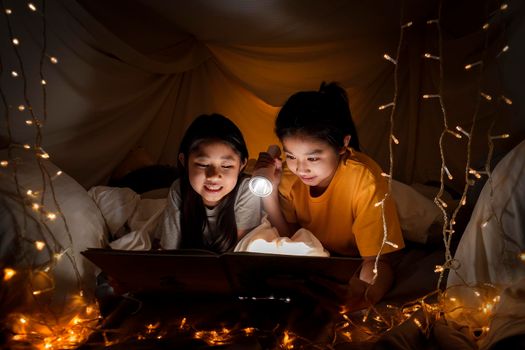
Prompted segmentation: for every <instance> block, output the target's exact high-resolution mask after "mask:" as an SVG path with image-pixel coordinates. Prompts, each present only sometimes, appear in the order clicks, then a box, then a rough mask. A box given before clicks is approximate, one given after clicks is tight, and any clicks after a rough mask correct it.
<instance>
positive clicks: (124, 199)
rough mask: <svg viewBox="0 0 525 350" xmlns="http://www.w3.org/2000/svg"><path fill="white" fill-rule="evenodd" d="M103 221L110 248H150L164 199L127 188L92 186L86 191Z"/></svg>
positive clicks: (164, 205) (163, 206)
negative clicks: (150, 196) (141, 194)
mask: <svg viewBox="0 0 525 350" xmlns="http://www.w3.org/2000/svg"><path fill="white" fill-rule="evenodd" d="M88 194H89V196H90V197H91V198H92V199H93V200H94V201H95V203H96V204H97V206H98V207H99V209H100V212H101V213H102V216H103V217H104V220H105V221H106V225H107V227H108V230H109V234H110V237H109V238H110V239H109V241H110V243H109V246H110V247H111V248H112V249H125V250H149V249H151V242H152V241H153V238H154V237H153V234H154V231H155V227H156V226H157V223H158V221H159V219H160V216H161V214H162V212H163V210H164V208H165V207H166V198H161V199H145V198H141V196H140V195H139V194H137V193H136V192H135V191H133V190H131V189H129V188H119V187H108V186H95V187H92V188H91V189H90V190H89V191H88Z"/></svg>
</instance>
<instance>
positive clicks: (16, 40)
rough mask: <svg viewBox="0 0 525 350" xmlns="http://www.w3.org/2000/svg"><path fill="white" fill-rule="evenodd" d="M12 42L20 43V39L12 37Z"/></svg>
mask: <svg viewBox="0 0 525 350" xmlns="http://www.w3.org/2000/svg"><path fill="white" fill-rule="evenodd" d="M12 42H13V44H14V45H18V44H20V40H18V39H17V38H13V40H12Z"/></svg>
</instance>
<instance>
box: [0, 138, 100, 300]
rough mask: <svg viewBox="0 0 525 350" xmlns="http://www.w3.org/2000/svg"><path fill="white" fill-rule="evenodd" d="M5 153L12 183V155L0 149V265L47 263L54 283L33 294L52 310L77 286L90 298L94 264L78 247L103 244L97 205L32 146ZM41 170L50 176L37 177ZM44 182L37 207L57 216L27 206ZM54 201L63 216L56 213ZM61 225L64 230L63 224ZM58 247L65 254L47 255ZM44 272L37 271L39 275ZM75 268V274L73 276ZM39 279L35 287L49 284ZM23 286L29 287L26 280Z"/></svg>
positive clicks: (38, 265) (16, 266) (39, 268)
mask: <svg viewBox="0 0 525 350" xmlns="http://www.w3.org/2000/svg"><path fill="white" fill-rule="evenodd" d="M11 158H12V159H16V173H17V180H18V186H17V185H16V183H15V178H14V171H13V170H14V167H13V160H12V159H9V156H8V152H7V150H5V149H4V150H0V161H2V160H7V161H9V165H8V166H7V167H1V168H0V193H1V196H0V227H1V231H2V234H1V235H0V261H1V262H2V265H4V266H8V267H11V268H14V269H15V270H17V269H18V270H20V271H22V270H23V269H24V268H29V269H30V270H32V271H43V270H45V268H46V267H47V266H51V269H50V270H49V274H50V276H52V277H54V282H55V288H54V290H52V291H47V292H44V293H42V294H40V295H39V296H38V297H37V298H40V299H41V300H39V303H40V302H42V301H44V302H46V303H49V305H50V306H51V307H53V308H54V309H57V308H60V307H63V306H65V303H66V302H67V301H68V299H69V297H70V296H71V295H72V294H76V295H78V293H79V290H80V288H81V289H82V291H83V292H84V294H85V295H86V296H87V297H91V296H92V295H93V293H94V289H95V278H96V273H98V269H97V268H96V267H95V265H93V264H92V263H91V262H89V261H88V260H87V259H85V258H84V257H83V256H82V255H81V254H80V252H81V251H83V250H85V249H86V248H89V247H95V248H97V247H103V246H105V245H106V244H105V237H106V227H105V223H104V219H103V217H102V215H101V213H100V211H99V209H98V207H97V206H96V204H95V203H94V202H93V200H92V199H91V198H90V197H89V196H88V194H87V191H86V190H85V189H84V188H83V187H82V186H81V185H80V184H79V183H78V182H76V181H75V180H74V179H73V178H71V177H70V176H68V175H67V174H65V173H61V174H60V175H57V172H58V171H59V169H58V167H57V166H55V165H54V164H53V163H52V162H51V161H49V160H45V159H41V164H42V166H43V167H42V169H41V168H40V165H39V163H38V162H37V159H36V157H35V153H34V151H32V150H25V149H22V148H13V149H12V155H11ZM42 170H45V171H44V172H43V171H42ZM46 172H47V173H48V174H49V175H50V176H46V175H44V176H43V174H45V173H46ZM49 177H51V179H52V180H50V179H49ZM51 185H52V186H51ZM44 187H45V195H44V202H43V208H44V209H45V210H46V212H53V213H57V217H56V219H55V220H49V219H47V218H45V217H44V219H43V220H42V222H41V221H40V220H41V216H40V214H38V212H37V211H35V210H33V209H32V208H31V205H32V203H38V204H41V193H42V190H43V189H44ZM52 188H53V189H54V194H53V192H52ZM18 189H19V190H20V195H21V196H22V199H21V197H20V195H19V193H18V192H17V190H18ZM28 190H32V191H33V192H35V191H37V192H38V194H37V196H35V197H31V196H29V195H28V194H27V191H28ZM55 198H56V203H55ZM22 201H25V204H22V203H23V202H22ZM57 204H58V207H60V210H61V212H62V214H63V216H64V218H65V221H64V220H63V219H62V218H61V216H60V215H59V214H58V207H57ZM66 225H67V227H68V228H69V230H67V229H66ZM35 241H41V242H45V243H46V246H45V247H44V248H43V249H42V250H38V249H37V247H36V245H35ZM61 252H65V253H64V254H63V255H62V256H61V258H60V259H58V260H56V259H53V254H55V253H61ZM53 261H56V264H53V263H50V262H53ZM44 272H45V271H44ZM44 272H39V273H40V274H42V275H44ZM77 272H78V275H79V277H80V278H77ZM41 280H42V281H41V283H42V285H41V286H37V285H35V286H33V287H32V288H33V289H39V288H40V289H43V288H44V287H45V286H48V285H50V282H49V281H46V280H45V278H44V279H42V278H41ZM79 282H80V283H79ZM24 286H25V287H26V288H29V287H30V286H29V284H25V285H24ZM79 287H80V288H79ZM13 292H17V293H20V292H27V291H26V290H24V291H19V290H18V291H13ZM29 292H31V291H29Z"/></svg>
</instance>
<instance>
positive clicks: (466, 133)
mask: <svg viewBox="0 0 525 350" xmlns="http://www.w3.org/2000/svg"><path fill="white" fill-rule="evenodd" d="M456 130H457V131H459V132H460V133H462V134H463V135H465V136H466V137H470V134H469V133H468V132H466V131H465V130H463V128H462V127H461V126H459V125H458V126H456Z"/></svg>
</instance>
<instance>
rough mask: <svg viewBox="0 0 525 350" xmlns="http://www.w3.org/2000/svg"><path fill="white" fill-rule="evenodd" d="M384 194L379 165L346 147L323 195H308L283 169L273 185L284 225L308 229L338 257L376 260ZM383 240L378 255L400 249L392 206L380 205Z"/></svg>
mask: <svg viewBox="0 0 525 350" xmlns="http://www.w3.org/2000/svg"><path fill="white" fill-rule="evenodd" d="M387 192H388V181H387V180H386V179H385V177H383V176H381V168H380V167H379V165H378V164H377V163H376V162H375V161H374V160H372V159H371V158H370V157H368V156H367V155H365V154H364V153H361V152H357V151H355V150H353V149H348V151H347V153H346V154H345V155H344V156H343V157H342V159H341V161H340V163H339V166H338V168H337V170H336V173H335V174H334V177H333V178H332V181H331V182H330V184H329V185H328V188H327V189H326V190H325V192H324V193H323V194H322V195H320V196H318V197H312V196H311V195H310V187H309V186H307V185H305V184H304V183H303V182H302V181H301V180H300V179H299V178H298V177H297V176H295V175H294V174H293V173H292V172H291V171H290V170H289V169H288V168H287V167H284V170H283V175H282V179H281V183H280V185H279V194H280V196H279V197H280V204H281V209H282V211H283V214H284V216H285V218H286V220H287V221H288V222H289V223H296V224H298V225H299V226H300V227H303V228H306V229H308V230H309V231H311V232H312V233H313V234H314V235H315V236H316V237H317V238H318V239H319V240H320V241H321V243H322V244H323V246H324V247H325V248H326V249H328V250H329V251H331V252H332V253H337V254H340V255H351V256H357V255H361V256H363V257H366V256H376V255H377V254H378V253H379V251H380V249H381V245H382V242H383V237H384V229H383V218H382V215H381V206H380V205H379V206H376V205H375V204H376V203H378V202H379V201H381V200H382V199H383V198H384V196H385V194H386V193H387ZM384 208H385V219H386V220H385V221H386V226H387V231H386V232H387V241H389V242H392V243H394V244H397V246H398V247H397V248H395V247H393V246H391V245H388V244H385V245H383V248H382V250H381V254H383V253H389V252H393V251H396V250H399V249H401V248H403V247H404V242H403V237H402V235H401V228H400V226H399V219H398V216H397V211H396V207H395V203H394V201H393V200H392V197H391V196H388V197H387V199H386V201H385V205H384Z"/></svg>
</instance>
